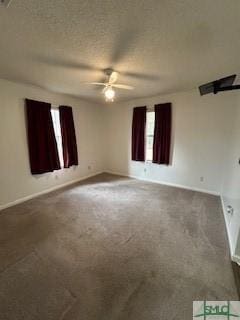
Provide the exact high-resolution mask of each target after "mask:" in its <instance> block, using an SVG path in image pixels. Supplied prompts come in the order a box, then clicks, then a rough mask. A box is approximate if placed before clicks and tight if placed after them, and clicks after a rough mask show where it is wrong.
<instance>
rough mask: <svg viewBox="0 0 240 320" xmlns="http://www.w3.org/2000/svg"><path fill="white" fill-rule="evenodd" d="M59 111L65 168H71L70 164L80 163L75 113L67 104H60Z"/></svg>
mask: <svg viewBox="0 0 240 320" xmlns="http://www.w3.org/2000/svg"><path fill="white" fill-rule="evenodd" d="M59 112H60V124H61V132H62V144H63V160H64V168H69V167H70V166H74V165H78V152H77V142H76V135H75V128H74V121H73V113H72V108H71V107H67V106H60V107H59Z"/></svg>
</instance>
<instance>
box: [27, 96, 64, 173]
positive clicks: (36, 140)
mask: <svg viewBox="0 0 240 320" xmlns="http://www.w3.org/2000/svg"><path fill="white" fill-rule="evenodd" d="M26 119H27V134H28V148H29V158H30V167H31V172H32V174H41V173H45V172H52V171H53V170H58V169H60V163H59V157H58V150H57V143H56V138H55V133H54V128H53V122H52V116H51V104H49V103H46V102H40V101H34V100H29V99H26Z"/></svg>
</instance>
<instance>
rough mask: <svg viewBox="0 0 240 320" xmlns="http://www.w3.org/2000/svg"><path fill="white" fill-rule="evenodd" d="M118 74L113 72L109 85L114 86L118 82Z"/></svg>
mask: <svg viewBox="0 0 240 320" xmlns="http://www.w3.org/2000/svg"><path fill="white" fill-rule="evenodd" d="M117 78H118V73H117V72H116V71H113V72H112V73H111V75H110V77H109V81H108V82H109V84H113V83H115V82H116V81H117Z"/></svg>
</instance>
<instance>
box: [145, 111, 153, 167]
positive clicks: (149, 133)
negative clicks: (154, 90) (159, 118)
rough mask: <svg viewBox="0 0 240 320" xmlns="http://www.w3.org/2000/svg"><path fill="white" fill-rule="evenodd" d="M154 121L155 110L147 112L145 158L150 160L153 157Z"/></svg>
mask: <svg viewBox="0 0 240 320" xmlns="http://www.w3.org/2000/svg"><path fill="white" fill-rule="evenodd" d="M154 123H155V112H154V111H148V112H147V125H146V160H147V161H152V159H153V136H154Z"/></svg>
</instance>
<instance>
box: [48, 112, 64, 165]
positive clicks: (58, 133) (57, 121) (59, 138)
mask: <svg viewBox="0 0 240 320" xmlns="http://www.w3.org/2000/svg"><path fill="white" fill-rule="evenodd" d="M51 114H52V120H53V127H54V132H55V137H56V141H57V148H58V155H59V161H60V165H61V168H63V149H62V134H61V126H60V118H59V109H58V108H52V109H51Z"/></svg>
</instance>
